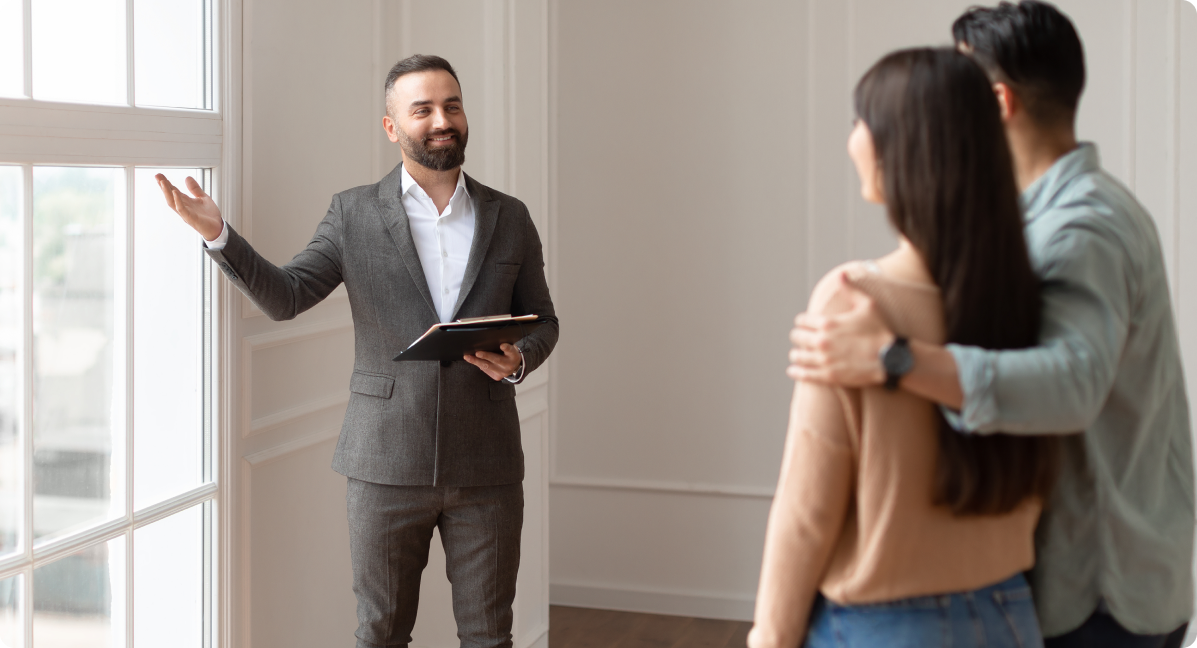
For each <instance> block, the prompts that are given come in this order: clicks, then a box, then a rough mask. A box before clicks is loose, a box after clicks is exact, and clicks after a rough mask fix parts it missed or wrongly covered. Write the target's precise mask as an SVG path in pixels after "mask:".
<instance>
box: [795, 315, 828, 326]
mask: <svg viewBox="0 0 1197 648" xmlns="http://www.w3.org/2000/svg"><path fill="white" fill-rule="evenodd" d="M826 323H827V318H826V317H824V316H822V315H819V314H817V313H798V316H797V317H795V318H794V326H796V327H798V328H808V329H814V328H821V327H823V326H825V325H826Z"/></svg>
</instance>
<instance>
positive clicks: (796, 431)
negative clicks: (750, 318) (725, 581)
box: [748, 382, 854, 648]
mask: <svg viewBox="0 0 1197 648" xmlns="http://www.w3.org/2000/svg"><path fill="white" fill-rule="evenodd" d="M846 398H847V397H846V395H844V394H843V392H842V390H839V389H838V388H832V387H827V386H824V385H817V384H814V383H807V382H799V383H798V384H797V385H796V386H795V389H794V399H793V404H792V405H791V407H790V425H789V429H788V431H787V434H786V444H785V451H784V454H783V458H782V465H781V476H780V477H779V479H778V482H777V493H776V495H774V497H773V505H772V507H771V508H770V510H769V522H768V525H767V526H766V530H765V551H764V558H763V560H762V564H761V578H760V585H759V586H758V591H757V597H756V611H755V613H754V615H753V629H752V633H751V635H750V639H749V642H748V644H749V645H750V646H752V647H753V648H772V647H774V646H779V647H780V646H798V645H801V644H802V640H803V637H804V636H805V635H806V629H807V623H808V620H809V614H810V609H811V606H812V605H813V604H814V599H815V595H816V593H817V592H818V589H819V585H820V583H821V582H822V581H823V576H824V574H825V573H826V571H827V565H828V564H829V563H830V561H831V556H832V553H833V551H834V550H835V547H836V544H837V543H838V541H839V534H840V530H841V529H842V528H843V526H844V518H845V516H846V515H847V511H848V503H849V501H850V499H851V495H852V484H853V472H854V469H853V466H854V458H853V452H852V445H851V441H850V437H849V434H850V432H849V428H848V424H847V421H848V418H847V414H846V412H845V410H844V408H845V407H846V406H847V405H846V404H847V401H846Z"/></svg>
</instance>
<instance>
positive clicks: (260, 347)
mask: <svg viewBox="0 0 1197 648" xmlns="http://www.w3.org/2000/svg"><path fill="white" fill-rule="evenodd" d="M243 4H244V10H243V20H244V27H243V28H244V40H243V54H242V57H243V65H242V67H241V73H242V75H243V84H242V86H241V92H242V104H241V106H242V110H243V114H244V121H243V129H244V136H243V138H242V139H241V140H240V145H241V147H242V151H243V158H242V173H241V177H240V183H239V185H238V189H239V190H240V193H241V199H240V200H239V201H237V204H236V205H232V206H229V207H228V208H226V213H227V214H229V215H230V220H231V222H232V224H233V225H234V227H236V228H237V229H238V230H239V231H240V232H242V233H244V234H246V236H247V237H248V238H249V240H250V242H251V243H253V244H254V246H255V247H256V248H257V249H258V250H259V251H260V252H262V253H263V254H264V255H265V256H266V257H267V258H268V259H270V260H271V261H274V262H275V263H283V262H285V261H287V260H289V259H290V258H291V256H292V255H293V254H295V253H296V252H298V251H299V250H300V249H302V248H303V247H304V246H305V245H306V244H307V242H308V240H309V239H310V237H311V234H312V232H314V231H315V228H316V225H317V223H318V222H319V221H320V219H321V218H323V216H324V214H325V211H326V210H327V206H328V204H329V202H330V200H331V198H332V196H333V194H334V193H336V192H338V191H342V190H344V189H347V188H349V187H353V186H357V185H362V184H370V183H373V182H376V181H378V180H379V179H380V178H381V177H382V176H383V175H385V174H386V173H387V172H389V171H390V170H391V169H392V168H393V167H394V165H395V164H396V163H397V162H398V160H399V153H398V150H397V148H396V146H395V145H393V144H391V143H389V142H387V141H386V139H385V136H384V135H383V133H382V128H381V120H382V116H383V100H382V85H383V80H384V78H385V75H386V72H387V70H388V69H389V68H390V66H391V65H392V64H393V63H394V62H395V61H397V60H398V59H399V58H401V57H402V56H404V55H407V54H410V53H415V52H417V51H419V52H423V53H434V54H440V55H442V56H445V57H446V58H448V59H449V60H450V61H451V62H452V63H453V64H454V66H455V67H456V68H457V71H458V73H459V76H460V78H461V82H462V87H463V95H464V99H465V105H466V111H467V115H468V117H469V120H470V126H471V135H472V137H471V139H470V142H471V143H470V147H469V150H468V155H467V158H468V160H469V161H468V162H467V164H466V166H465V168H466V171H467V173H470V174H471V175H472V176H474V177H475V178H476V179H478V180H479V181H481V182H483V183H485V184H488V185H490V186H492V187H495V188H497V189H499V190H501V191H506V192H509V193H512V194H514V195H516V196H517V197H519V198H521V199H522V200H523V201H524V202H525V203H526V204H527V205H528V207H529V209H530V211H531V213H532V215H533V218H534V220H535V221H536V224H537V227H538V228H539V230H540V234H541V237H542V239H544V240H545V241H546V244H549V243H550V241H551V236H552V229H553V225H552V218H551V215H550V213H549V201H548V179H547V173H548V162H547V154H548V139H547V120H546V112H547V101H548V93H547V83H548V77H547V70H548V68H547V59H546V53H547V24H548V23H547V5H546V4H545V3H544V2H542V1H540V0H505V1H501V2H486V1H483V0H472V1H469V2H466V1H462V2H455V3H449V4H446V3H440V2H434V1H432V0H350V1H344V0H305V2H303V3H302V5H301V8H297V7H296V5H295V3H290V2H284V1H283V0H244V2H243ZM548 252H549V253H550V255H551V252H552V249H551V244H549V245H548ZM549 272H550V282H551V281H552V280H551V277H552V274H551V272H552V268H551V267H550V268H549ZM226 287H227V286H226ZM228 301H229V303H230V305H231V307H232V309H233V311H234V316H233V317H232V318H231V322H230V324H229V325H228V328H229V330H228V334H229V337H230V339H231V340H232V347H233V349H234V351H235V353H234V356H233V367H232V371H231V375H230V379H231V393H232V399H233V403H232V412H231V413H230V414H231V416H230V418H231V421H232V425H233V428H234V434H233V439H232V442H233V446H234V447H233V448H232V453H231V455H232V456H234V457H237V458H238V459H239V461H238V467H237V470H238V472H236V473H235V474H234V475H233V480H234V482H233V483H232V484H231V486H232V487H233V488H234V489H235V491H234V492H236V493H237V494H238V498H237V502H238V507H239V509H240V510H239V511H238V512H237V515H236V517H235V518H234V522H235V526H236V528H235V529H234V534H233V535H234V543H233V555H232V556H230V559H231V560H232V561H233V562H234V565H235V568H234V569H233V570H231V573H232V576H233V578H234V579H236V582H235V583H234V587H235V589H236V601H237V603H236V605H235V606H234V610H233V613H234V614H236V615H237V622H238V627H239V632H238V636H237V642H238V645H242V646H246V647H249V646H261V647H269V646H282V645H286V646H313V647H315V646H330V645H349V644H350V643H352V641H353V632H354V630H355V629H356V626H357V622H356V614H355V600H354V597H353V592H352V590H351V583H352V578H351V573H350V564H349V544H348V539H349V538H348V529H347V524H346V515H345V503H344V496H345V478H344V477H341V476H340V475H337V474H336V473H334V472H333V471H332V469H331V468H330V464H331V461H332V454H333V450H334V448H335V444H336V438H337V434H338V432H339V429H340V424H341V418H342V417H343V415H344V412H345V406H346V403H347V402H348V380H349V375H350V373H351V371H352V362H353V328H352V321H351V319H350V313H349V304H348V301H347V300H346V298H345V294H344V291H343V290H342V289H338V291H336V292H334V294H333V295H332V296H330V297H329V298H328V299H327V300H326V301H325V302H324V303H322V304H321V305H319V306H317V307H316V308H314V309H312V310H311V311H309V312H308V313H305V314H304V315H301V316H300V317H298V318H296V319H295V320H294V321H292V322H278V323H276V322H270V321H269V320H268V319H267V318H265V317H264V316H262V314H261V313H260V312H259V311H257V310H256V309H255V308H254V307H253V306H252V305H251V304H250V303H249V302H248V300H246V299H243V298H241V297H240V296H238V295H236V294H232V295H230V297H229V299H228ZM551 372H552V365H551V363H550V365H549V366H546V367H544V368H542V369H540V370H539V371H537V372H535V373H534V374H532V375H531V376H530V377H529V378H528V380H527V381H526V382H525V384H523V385H521V386H520V387H519V389H518V396H517V399H518V400H517V403H518V407H519V410H520V416H521V423H522V426H523V443H524V453H525V458H526V467H527V476H526V478H525V482H524V486H525V518H524V519H525V521H524V541H523V560H522V565H521V570H520V576H519V582H518V593H517V598H516V603H515V608H516V609H515V614H516V618H515V628H514V634H515V645H516V646H517V647H518V648H526V647H527V646H534V645H535V646H544V645H547V629H548V562H547V560H548V559H547V545H548V528H547V521H546V515H547V503H548V493H547V470H546V467H547V459H546V458H547V450H548V431H549V418H548V414H549V393H548V392H549V376H550V375H551ZM413 638H414V643H413V646H424V647H434V646H435V647H441V646H455V645H458V640H457V637H456V626H455V624H454V622H453V617H452V611H451V602H450V592H449V584H448V581H447V580H446V577H445V572H444V554H443V551H442V550H441V549H440V546H439V539H438V538H434V539H433V546H432V552H431V555H430V558H429V565H428V568H427V569H426V570H425V572H424V578H423V584H422V591H421V606H420V612H419V616H418V619H417V624H416V629H415V631H414V632H413Z"/></svg>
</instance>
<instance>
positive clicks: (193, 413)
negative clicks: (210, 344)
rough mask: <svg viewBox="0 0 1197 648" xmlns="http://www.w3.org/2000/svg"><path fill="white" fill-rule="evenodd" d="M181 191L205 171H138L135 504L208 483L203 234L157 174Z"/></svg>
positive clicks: (134, 360)
mask: <svg viewBox="0 0 1197 648" xmlns="http://www.w3.org/2000/svg"><path fill="white" fill-rule="evenodd" d="M156 173H164V174H165V175H166V177H167V178H169V179H170V181H171V182H172V183H173V184H174V185H175V186H177V187H183V186H184V184H183V179H184V178H186V177H187V176H188V175H190V176H192V177H195V178H200V177H202V176H201V173H200V170H199V169H137V170H136V173H135V176H134V186H135V187H136V190H135V192H136V198H135V200H134V203H133V210H134V223H135V224H134V227H133V230H134V243H133V249H134V260H133V268H134V269H133V470H134V472H133V505H134V508H136V509H140V508H143V507H146V506H149V505H151V504H154V503H155V502H159V501H161V500H164V499H166V498H168V497H171V496H173V495H178V494H179V493H182V492H184V491H187V490H189V489H191V488H195V487H196V486H199V485H200V479H201V475H200V470H201V464H200V461H201V456H202V455H201V444H202V442H203V435H202V432H203V418H202V415H201V409H200V403H201V398H202V394H201V393H200V368H201V367H200V353H201V349H200V323H201V312H202V311H201V307H202V303H201V300H202V295H201V292H200V289H201V284H200V280H201V277H200V271H201V269H202V268H203V265H202V255H203V251H202V249H201V247H200V239H199V235H197V234H196V233H195V230H193V229H191V228H190V227H188V226H187V225H186V224H184V223H183V221H182V220H181V219H180V218H179V216H178V215H177V214H175V213H174V212H173V211H171V209H170V208H169V207H167V206H166V201H165V200H164V199H163V197H162V192H161V191H160V190H159V189H158V184H157V182H156V181H155V180H154V174H156Z"/></svg>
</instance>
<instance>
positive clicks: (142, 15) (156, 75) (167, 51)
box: [133, 0, 205, 108]
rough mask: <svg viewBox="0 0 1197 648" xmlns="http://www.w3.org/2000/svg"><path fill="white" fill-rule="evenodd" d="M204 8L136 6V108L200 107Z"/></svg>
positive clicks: (196, 2)
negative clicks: (137, 106)
mask: <svg viewBox="0 0 1197 648" xmlns="http://www.w3.org/2000/svg"><path fill="white" fill-rule="evenodd" d="M203 11H204V2H203V1H202V0H173V1H172V2H162V0H136V2H135V3H134V5H133V21H134V22H133V25H134V27H133V40H134V41H135V42H134V46H133V52H134V54H133V56H134V63H135V65H136V73H137V84H136V90H137V105H139V106H169V107H171V108H203V107H204V92H203V91H204V87H203V83H204V42H203V39H204V23H205V20H204V15H203Z"/></svg>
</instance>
